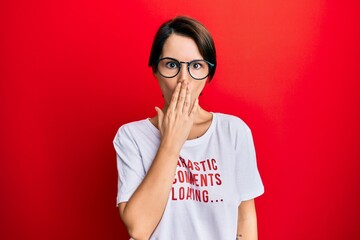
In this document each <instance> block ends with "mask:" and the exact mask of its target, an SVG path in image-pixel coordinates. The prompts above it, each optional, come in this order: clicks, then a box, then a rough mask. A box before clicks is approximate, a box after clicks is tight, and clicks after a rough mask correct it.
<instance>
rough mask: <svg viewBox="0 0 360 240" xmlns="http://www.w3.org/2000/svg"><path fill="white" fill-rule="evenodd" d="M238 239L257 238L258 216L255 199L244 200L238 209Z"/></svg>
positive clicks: (249, 239) (255, 239)
mask: <svg viewBox="0 0 360 240" xmlns="http://www.w3.org/2000/svg"><path fill="white" fill-rule="evenodd" d="M236 237H237V238H236V239H237V240H257V239H258V233H257V217H256V209H255V202H254V199H252V200H248V201H244V202H242V203H241V204H240V206H239V209H238V229H237V235H236Z"/></svg>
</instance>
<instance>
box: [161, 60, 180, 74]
mask: <svg viewBox="0 0 360 240" xmlns="http://www.w3.org/2000/svg"><path fill="white" fill-rule="evenodd" d="M158 71H159V73H160V74H161V75H162V76H164V77H168V78H171V77H175V76H176V74H178V72H179V71H180V63H179V62H178V61H176V60H175V59H170V58H164V59H161V60H160V61H159V62H158Z"/></svg>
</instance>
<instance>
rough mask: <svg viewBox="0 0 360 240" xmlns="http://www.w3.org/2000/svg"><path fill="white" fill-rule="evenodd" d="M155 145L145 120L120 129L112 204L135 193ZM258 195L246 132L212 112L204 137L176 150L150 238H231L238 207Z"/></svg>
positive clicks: (242, 125)
mask: <svg viewBox="0 0 360 240" xmlns="http://www.w3.org/2000/svg"><path fill="white" fill-rule="evenodd" d="M159 144H160V132H159V130H158V129H157V128H156V127H155V126H154V125H152V123H151V122H150V121H149V119H145V120H141V121H136V122H132V123H128V124H125V125H123V126H121V127H120V129H119V131H118V133H117V134H116V136H115V139H114V147H115V150H116V153H117V168H118V174H119V179H118V194H117V204H119V203H120V202H126V201H128V200H129V198H130V197H131V195H132V194H133V193H134V191H135V190H136V189H137V187H138V186H139V184H140V183H141V181H142V180H143V178H144V177H145V175H146V173H147V171H148V170H149V168H150V166H151V163H152V161H153V159H154V158H155V155H156V152H157V149H158V147H159ZM263 192H264V187H263V184H262V181H261V178H260V175H259V172H258V169H257V165H256V156H255V149H254V144H253V139H252V135H251V131H250V129H249V127H248V126H247V125H246V124H245V123H244V122H243V121H242V120H241V119H239V118H238V117H235V116H231V115H226V114H221V113H213V120H212V123H211V125H210V127H209V129H208V130H207V131H206V133H205V134H204V135H203V136H201V137H199V138H197V139H193V140H188V141H186V142H185V144H184V146H183V148H182V149H181V152H180V157H179V160H178V166H177V169H176V175H175V178H174V182H173V187H172V190H171V192H170V195H169V199H168V202H167V205H166V209H165V212H164V214H163V217H162V219H161V221H160V223H159V224H158V226H157V227H156V229H155V230H154V232H153V234H152V235H151V237H150V239H151V240H154V239H158V240H169V239H171V240H178V239H179V240H187V239H194V240H197V239H199V240H202V239H206V240H219V239H221V240H227V239H229V240H231V239H235V238H236V233H237V217H238V206H239V204H240V203H241V201H244V200H249V199H253V198H255V197H257V196H259V195H261V194H262V193H263Z"/></svg>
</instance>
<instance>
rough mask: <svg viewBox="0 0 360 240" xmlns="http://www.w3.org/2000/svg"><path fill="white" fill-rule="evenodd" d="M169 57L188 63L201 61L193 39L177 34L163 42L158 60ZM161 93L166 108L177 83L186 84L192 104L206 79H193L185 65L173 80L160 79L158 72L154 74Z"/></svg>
mask: <svg viewBox="0 0 360 240" xmlns="http://www.w3.org/2000/svg"><path fill="white" fill-rule="evenodd" d="M164 57H170V58H175V59H177V60H178V61H182V62H190V61H192V60H194V59H203V57H202V56H201V54H200V52H199V49H198V47H197V45H196V43H195V42H194V40H193V39H191V38H189V37H185V36H180V35H177V34H174V33H173V34H171V35H170V36H169V38H168V39H167V40H166V41H165V43H164V46H163V50H162V54H161V56H160V58H164ZM155 77H156V78H157V80H158V82H159V85H160V88H161V91H162V93H163V95H164V99H165V105H166V106H168V104H169V102H170V99H171V96H172V94H173V91H174V89H175V87H176V85H177V83H178V82H184V83H188V84H189V87H190V89H191V90H192V96H191V100H192V103H193V102H194V101H195V99H197V98H198V97H199V95H200V93H201V92H202V90H203V89H204V86H205V84H206V80H207V78H205V79H203V80H195V79H193V78H192V77H191V76H190V75H189V72H188V70H187V66H186V64H182V66H181V69H180V72H179V74H178V75H176V76H175V77H173V78H165V77H162V76H161V75H160V74H159V73H158V72H156V73H155Z"/></svg>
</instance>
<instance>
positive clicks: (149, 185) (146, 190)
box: [121, 142, 179, 240]
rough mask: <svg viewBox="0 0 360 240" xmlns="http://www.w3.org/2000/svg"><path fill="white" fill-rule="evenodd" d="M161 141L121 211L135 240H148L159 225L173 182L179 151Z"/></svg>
mask: <svg viewBox="0 0 360 240" xmlns="http://www.w3.org/2000/svg"><path fill="white" fill-rule="evenodd" d="M169 145H170V144H166V142H165V143H164V142H162V144H161V145H160V147H159V150H158V153H157V155H156V157H155V159H154V161H153V163H152V165H151V167H150V169H149V171H148V173H147V175H146V176H145V178H144V180H143V182H142V183H141V184H140V185H139V187H138V188H137V190H136V191H135V192H134V194H133V195H132V197H131V198H130V199H129V201H128V202H127V203H126V205H125V208H124V209H123V213H122V216H121V217H122V219H123V221H124V223H125V225H126V226H127V228H128V231H129V234H130V235H131V236H132V237H133V238H135V239H136V240H138V239H139V240H140V239H148V238H149V237H150V235H151V233H152V232H153V230H154V229H155V227H156V226H157V224H158V223H159V221H160V219H161V217H162V214H163V212H164V209H165V207H166V203H167V201H168V197H169V193H170V191H171V187H172V183H173V180H174V175H175V170H176V165H177V160H178V157H179V150H174V149H172V148H170V147H167V146H169Z"/></svg>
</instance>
